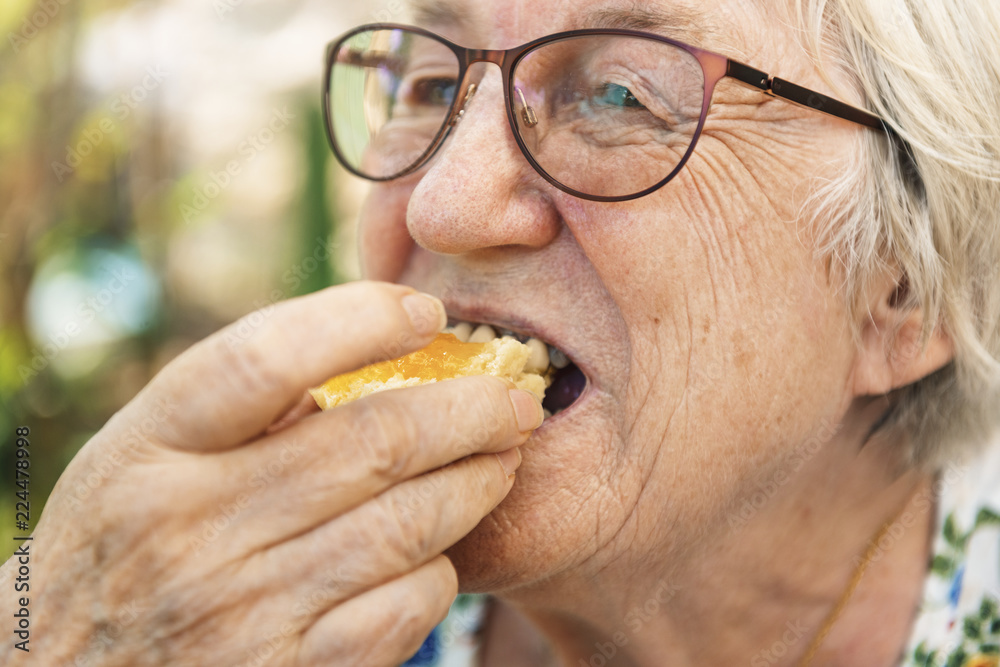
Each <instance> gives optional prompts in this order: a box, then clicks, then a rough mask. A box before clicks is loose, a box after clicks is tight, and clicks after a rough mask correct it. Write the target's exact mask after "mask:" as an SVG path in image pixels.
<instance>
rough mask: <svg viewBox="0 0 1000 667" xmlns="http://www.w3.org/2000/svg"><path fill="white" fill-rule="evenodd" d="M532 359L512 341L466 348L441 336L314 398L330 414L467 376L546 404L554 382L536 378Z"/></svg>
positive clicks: (341, 378) (332, 383)
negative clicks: (494, 381)
mask: <svg viewBox="0 0 1000 667" xmlns="http://www.w3.org/2000/svg"><path fill="white" fill-rule="evenodd" d="M531 357H532V348H531V347H529V346H528V345H526V344H524V343H521V342H519V341H518V340H516V339H515V338H512V337H509V336H504V337H502V338H494V339H493V340H490V341H487V342H484V343H464V342H462V341H461V340H459V339H458V338H457V337H456V336H455V335H453V334H450V333H441V334H438V335H437V338H435V339H434V341H433V342H431V344H430V345H428V346H427V347H425V348H423V349H422V350H418V351H416V352H413V353H411V354H407V355H405V356H403V357H400V358H398V359H393V360H391V361H380V362H377V363H374V364H371V365H369V366H365V367H364V368H361V369H359V370H356V371H352V372H350V373H344V374H342V375H338V376H336V377H333V378H331V379H329V380H327V381H326V382H325V383H323V384H322V385H320V386H319V387H316V388H315V389H311V390H310V393H311V394H312V397H313V399H315V401H316V403H317V404H318V405H319V407H321V408H322V409H324V410H329V409H330V408H333V407H336V406H338V405H341V404H343V403H348V402H350V401H353V400H356V399H359V398H361V397H362V396H367V395H369V394H374V393H376V392H379V391H385V390H387V389H397V388H399V387H413V386H416V385H421V384H428V383H430V382H438V381H440V380H447V379H449V378H455V377H463V376H466V375H495V376H497V377H501V378H505V379H508V380H510V381H511V382H513V383H514V384H515V385H516V386H517V387H518V388H519V389H525V390H527V391H530V392H531V393H533V394H535V396H537V397H538V400H539V401H541V400H543V399H544V397H545V388H546V387H547V386H548V384H549V382H550V381H551V380H550V379H549V378H548V377H546V376H543V375H541V374H539V373H538V372H533V371H534V370H535V368H536V366H535V365H534V364H532V363H530V360H531Z"/></svg>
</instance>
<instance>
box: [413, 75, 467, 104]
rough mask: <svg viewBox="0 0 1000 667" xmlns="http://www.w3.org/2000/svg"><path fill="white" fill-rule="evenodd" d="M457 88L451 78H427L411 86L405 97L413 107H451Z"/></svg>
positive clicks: (456, 84)
mask: <svg viewBox="0 0 1000 667" xmlns="http://www.w3.org/2000/svg"><path fill="white" fill-rule="evenodd" d="M457 86H458V82H457V81H456V80H455V79H454V78H451V77H427V78H423V79H418V80H417V81H414V82H413V83H412V84H410V85H409V86H408V87H407V89H406V92H405V94H404V96H403V97H404V99H405V100H406V102H407V103H409V104H412V105H422V106H451V103H452V102H453V101H454V100H455V90H456V88H457Z"/></svg>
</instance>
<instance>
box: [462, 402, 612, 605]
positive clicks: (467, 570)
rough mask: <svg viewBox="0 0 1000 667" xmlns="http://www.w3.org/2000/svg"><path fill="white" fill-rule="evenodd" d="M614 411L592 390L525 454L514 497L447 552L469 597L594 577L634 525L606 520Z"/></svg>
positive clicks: (545, 430)
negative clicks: (613, 543) (614, 539)
mask: <svg viewBox="0 0 1000 667" xmlns="http://www.w3.org/2000/svg"><path fill="white" fill-rule="evenodd" d="M611 405H612V399H611V397H610V396H608V395H606V394H602V393H600V392H598V391H596V390H594V389H593V388H592V387H588V388H587V389H586V390H585V391H584V392H583V393H582V394H581V395H580V396H579V398H578V399H577V400H576V401H575V402H574V403H573V404H572V405H571V406H569V407H568V408H566V409H564V410H563V411H561V412H560V413H559V414H557V415H555V416H553V417H550V418H548V419H547V420H546V421H545V423H544V424H543V425H542V426H541V427H540V428H539V429H538V430H537V431H536V432H535V433H534V434H533V435H532V437H531V438H530V439H529V440H528V442H527V443H526V444H525V445H523V446H522V448H521V452H522V455H523V462H522V464H521V467H520V468H519V469H518V471H517V479H516V481H515V483H514V487H513V488H512V489H511V491H510V493H509V494H508V495H507V497H506V498H505V499H504V500H503V502H501V503H500V505H498V506H497V508H496V509H494V510H493V512H491V513H490V514H489V515H487V516H486V517H485V518H484V519H483V520H482V521H480V522H479V525H478V526H476V528H475V529H473V530H472V532H471V533H469V534H468V535H467V536H465V537H464V538H463V539H462V540H460V541H459V542H458V543H456V544H455V545H454V546H452V547H451V548H450V549H448V550H447V551H446V552H445V554H446V555H447V556H448V557H449V558H450V559H451V561H452V563H453V564H454V566H455V569H456V571H457V572H458V579H459V588H460V590H461V591H462V592H464V593H503V592H508V593H513V592H514V591H515V590H519V591H521V592H528V591H529V590H535V591H537V590H539V589H541V588H543V587H544V588H551V587H553V586H555V585H558V583H559V582H560V581H562V580H565V579H567V578H574V577H577V576H589V575H588V573H587V572H586V571H585V570H588V569H589V568H590V567H591V566H594V565H595V564H596V562H597V561H599V560H600V559H595V558H594V556H595V554H596V553H597V552H599V551H600V548H601V545H602V544H604V543H606V542H608V541H610V539H611V536H612V534H614V533H616V532H617V526H620V525H621V522H622V521H626V520H627V517H626V516H624V514H622V516H618V517H615V516H614V515H608V514H607V513H606V512H602V513H601V514H599V508H606V507H607V506H608V504H609V503H608V502H602V501H605V500H609V499H607V498H604V497H603V496H604V495H605V494H607V495H608V496H611V495H612V494H610V493H608V492H609V491H610V490H612V489H613V487H612V486H611V485H610V484H609V480H608V479H605V477H606V476H607V475H608V474H609V470H608V469H607V468H608V466H607V465H606V463H607V461H608V458H607V452H605V451H603V450H604V448H606V447H608V446H609V443H614V442H619V440H618V439H617V438H615V437H612V436H611V435H610V431H611V429H610V420H609V419H608V418H607V416H606V414H603V410H604V409H606V408H609V407H610V406H611ZM588 452H589V453H590V455H589V456H588ZM594 452H600V455H598V456H594V455H593V453H594ZM588 462H590V463H588ZM618 509H623V508H620V507H619V508H618ZM599 519H600V520H599ZM602 531H605V532H607V533H608V534H605V535H602Z"/></svg>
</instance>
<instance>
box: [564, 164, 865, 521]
mask: <svg viewBox="0 0 1000 667" xmlns="http://www.w3.org/2000/svg"><path fill="white" fill-rule="evenodd" d="M731 163H732V160H729V161H726V162H723V163H720V164H727V165H729V164H731ZM713 165H714V162H713V161H712V156H711V154H709V156H708V157H707V158H703V159H700V160H699V161H698V162H695V163H694V164H693V165H691V166H692V167H693V168H692V169H688V170H686V171H685V172H682V173H681V174H680V175H679V176H678V177H677V178H676V179H675V180H674V181H672V182H671V183H670V184H668V185H667V186H666V187H665V188H664V189H663V190H662V191H660V192H658V193H655V194H654V195H651V196H649V197H646V198H643V199H640V200H637V201H636V202H633V203H631V204H629V205H628V206H621V207H619V208H618V209H616V210H617V213H616V214H615V217H614V218H609V217H600V216H601V215H602V212H601V211H600V210H598V209H596V208H589V207H587V206H585V205H581V206H580V207H579V210H578V211H576V212H575V213H577V214H578V215H577V217H575V218H574V216H573V215H571V214H569V213H567V219H568V220H571V221H574V222H571V223H570V224H571V225H572V226H573V231H574V234H575V235H576V237H577V239H578V241H579V242H580V244H581V246H582V247H583V248H584V249H585V250H586V252H587V255H588V258H589V259H590V261H591V262H592V263H593V265H594V266H595V268H596V270H597V271H598V272H599V273H600V274H601V275H602V278H603V280H604V281H605V284H606V285H607V287H608V290H609V291H610V292H611V293H612V295H613V298H614V299H615V301H616V303H617V304H618V306H619V309H620V311H621V313H622V316H623V318H624V320H625V321H626V325H627V330H628V336H629V341H630V348H631V354H632V358H631V360H630V365H629V366H630V369H631V370H630V373H629V377H628V382H627V386H626V389H625V396H624V403H625V405H626V414H627V415H628V422H629V423H628V428H627V434H628V441H627V443H626V447H627V451H628V455H629V457H630V458H633V459H635V460H637V461H638V462H639V465H640V467H645V468H646V469H647V470H648V469H650V468H651V467H655V468H656V472H655V473H654V474H653V475H651V476H650V479H649V482H648V483H649V484H651V485H657V486H659V485H662V486H663V489H662V490H660V491H659V492H658V493H654V494H651V497H661V498H662V497H670V498H672V499H674V500H675V501H677V502H681V500H682V499H683V498H687V499H688V502H684V503H683V505H684V506H685V511H687V512H692V511H693V512H695V513H698V511H702V512H708V513H711V512H715V511H717V510H718V509H719V508H720V507H721V506H722V505H724V503H725V499H726V497H727V496H729V495H731V494H732V493H735V492H737V489H738V488H739V485H740V483H741V480H742V479H744V478H746V477H747V476H748V475H752V474H753V470H754V469H755V466H761V465H765V463H764V462H765V461H767V460H768V459H769V458H771V457H773V456H774V455H775V453H776V451H781V450H783V449H786V448H789V447H792V446H794V444H795V443H796V442H799V441H801V440H803V439H805V438H807V437H808V435H809V432H810V429H812V428H814V425H815V424H816V423H817V421H818V420H820V419H822V418H823V417H824V416H829V415H833V414H836V413H837V411H838V410H840V409H842V407H843V405H844V402H845V401H846V400H847V399H846V397H847V392H846V386H847V373H848V369H849V367H850V355H851V349H852V348H851V346H850V337H849V335H848V332H847V330H846V322H847V319H846V314H845V313H844V312H843V310H842V308H841V306H840V301H839V298H838V297H837V295H836V293H835V290H833V289H832V288H831V286H830V285H829V284H828V282H827V279H826V275H825V272H824V268H823V266H822V265H821V264H820V263H818V262H817V261H816V260H815V258H814V257H813V254H812V251H811V250H810V249H809V248H808V247H807V245H806V244H807V240H805V238H804V235H803V234H801V233H800V231H801V230H800V229H799V228H798V226H797V225H796V224H794V223H792V222H790V220H791V218H789V217H785V215H783V213H784V212H779V207H778V206H777V205H776V204H775V203H774V202H772V201H771V199H769V198H768V196H766V195H765V194H764V192H763V191H762V190H761V189H760V188H756V189H755V188H754V186H753V183H752V181H751V182H748V181H747V180H745V178H744V176H745V173H744V172H740V167H739V165H738V164H737V165H736V166H727V167H719V168H715V167H714V166H713ZM782 208H784V209H786V210H787V209H792V208H794V202H791V201H789V202H788V203H787V205H786V206H784V207H782ZM603 215H605V216H607V211H606V210H605V211H604V212H603ZM647 466H648V467H647ZM707 470H711V471H712V474H711V475H707V474H705V471H707Z"/></svg>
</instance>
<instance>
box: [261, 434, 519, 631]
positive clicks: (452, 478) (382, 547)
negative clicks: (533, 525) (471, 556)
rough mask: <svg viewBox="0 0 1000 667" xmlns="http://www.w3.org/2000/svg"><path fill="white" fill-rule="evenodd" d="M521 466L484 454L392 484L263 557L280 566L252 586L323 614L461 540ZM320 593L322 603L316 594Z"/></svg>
mask: <svg viewBox="0 0 1000 667" xmlns="http://www.w3.org/2000/svg"><path fill="white" fill-rule="evenodd" d="M517 463H518V460H517V457H516V454H515V456H514V460H512V461H508V462H506V466H507V467H506V469H505V467H504V465H501V463H500V461H498V458H497V456H496V455H494V454H480V455H476V456H472V457H469V458H466V459H463V460H462V461H459V462H458V463H454V464H452V465H450V466H447V467H445V468H441V469H439V470H436V471H434V472H432V473H428V474H427V475H423V476H421V477H418V478H416V479H412V480H409V481H407V482H404V483H402V484H399V485H397V486H394V487H392V488H391V489H389V490H388V491H386V492H385V493H383V494H382V495H380V496H379V497H378V498H376V499H374V500H372V501H370V502H368V503H365V504H364V505H362V506H360V507H358V508H356V509H355V510H353V511H351V512H348V513H347V514H344V515H342V516H340V517H338V518H337V519H335V520H333V521H331V522H329V523H327V524H325V525H323V526H321V527H319V528H317V529H316V530H314V531H311V532H310V533H307V534H304V535H301V536H298V537H296V538H294V539H291V540H288V541H287V542H284V543H282V544H280V545H276V546H274V547H272V548H271V549H269V550H267V551H265V552H263V553H262V554H261V556H260V558H261V560H262V562H265V563H281V564H282V568H281V571H280V572H274V571H271V572H269V571H267V568H254V570H253V572H254V574H253V577H252V578H253V579H254V582H255V583H254V584H252V585H257V586H261V587H264V590H265V591H275V590H278V591H280V592H279V593H277V594H276V595H279V596H287V600H286V601H285V602H284V603H283V604H284V605H286V606H289V607H293V606H295V601H298V600H304V599H312V600H313V602H314V604H313V606H312V607H311V609H310V610H309V611H310V612H311V613H313V614H316V615H319V614H322V613H323V612H324V611H325V610H326V609H327V608H330V607H333V606H335V605H337V604H339V603H341V602H342V601H346V600H348V599H350V598H352V597H354V596H357V595H359V594H361V593H363V592H364V591H366V590H369V589H371V588H373V587H375V586H379V585H381V584H383V583H385V582H387V581H390V580H392V579H394V578H396V577H399V576H401V575H403V574H405V573H406V572H409V571H411V570H413V569H415V568H418V567H420V566H421V565H423V564H424V563H426V562H428V561H430V560H431V559H433V558H434V557H435V556H437V555H438V554H440V553H441V552H442V551H444V550H445V549H447V548H448V547H450V546H452V545H453V544H455V543H456V542H458V541H459V540H460V539H462V537H464V536H465V535H467V534H468V533H469V532H470V531H471V530H472V529H473V528H475V527H476V525H477V524H478V523H479V522H480V521H481V520H482V519H483V517H485V516H486V515H487V514H489V513H490V512H491V511H492V510H493V509H494V508H495V507H496V506H497V505H498V504H499V503H500V501H501V500H503V498H504V497H505V496H506V495H507V493H508V492H509V491H510V489H511V487H512V486H513V484H514V476H513V475H508V471H509V470H511V469H516V466H517ZM334 564H335V565H334ZM290 582H296V583H294V584H290ZM320 589H322V591H323V598H322V599H319V598H317V596H315V595H313V593H314V592H315V591H317V590H320ZM272 594H275V593H273V592H272ZM279 606H281V605H279Z"/></svg>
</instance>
